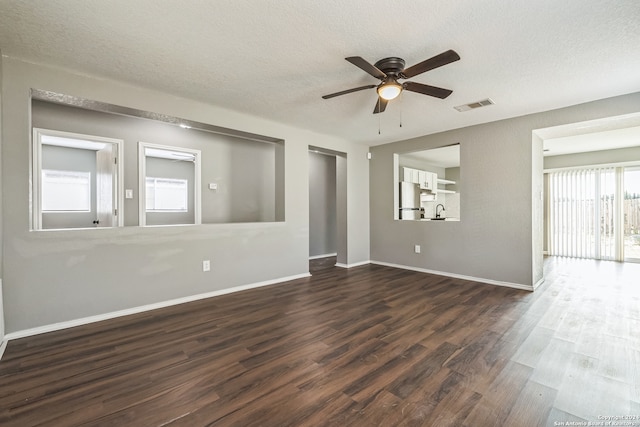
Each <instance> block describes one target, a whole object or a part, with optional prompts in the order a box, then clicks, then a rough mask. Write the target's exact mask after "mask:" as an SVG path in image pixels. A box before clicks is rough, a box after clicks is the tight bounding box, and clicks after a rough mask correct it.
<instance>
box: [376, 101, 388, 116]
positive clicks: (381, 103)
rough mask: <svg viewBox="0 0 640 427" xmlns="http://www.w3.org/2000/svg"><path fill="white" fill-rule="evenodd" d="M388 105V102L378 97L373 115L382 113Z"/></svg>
mask: <svg viewBox="0 0 640 427" xmlns="http://www.w3.org/2000/svg"><path fill="white" fill-rule="evenodd" d="M388 103H389V101H387V100H386V99H384V98H381V97H378V99H377V100H376V107H375V108H374V109H373V114H378V113H382V112H383V111H384V110H385V108H387V104H388Z"/></svg>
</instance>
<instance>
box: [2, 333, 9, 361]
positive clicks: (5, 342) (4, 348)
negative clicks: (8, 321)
mask: <svg viewBox="0 0 640 427" xmlns="http://www.w3.org/2000/svg"><path fill="white" fill-rule="evenodd" d="M8 341H9V339H8V338H7V337H5V338H4V339H3V340H2V342H1V343H0V360H2V355H3V354H4V351H5V350H6V348H7V342H8Z"/></svg>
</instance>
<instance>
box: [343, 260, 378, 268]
mask: <svg viewBox="0 0 640 427" xmlns="http://www.w3.org/2000/svg"><path fill="white" fill-rule="evenodd" d="M367 264H371V261H369V260H366V261H360V262H354V263H353V264H342V263H340V262H336V267H340V268H353V267H360V266H361V265H367Z"/></svg>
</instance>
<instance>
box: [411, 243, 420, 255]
mask: <svg viewBox="0 0 640 427" xmlns="http://www.w3.org/2000/svg"><path fill="white" fill-rule="evenodd" d="M413 250H414V251H415V253H417V254H419V253H420V245H416V246H415V247H414V248H413Z"/></svg>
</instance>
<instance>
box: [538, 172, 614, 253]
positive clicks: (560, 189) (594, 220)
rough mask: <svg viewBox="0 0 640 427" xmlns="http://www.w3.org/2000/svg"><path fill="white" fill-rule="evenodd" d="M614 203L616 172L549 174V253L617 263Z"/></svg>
mask: <svg viewBox="0 0 640 427" xmlns="http://www.w3.org/2000/svg"><path fill="white" fill-rule="evenodd" d="M615 203H616V170H615V168H593V169H575V170H567V171H559V172H552V173H550V174H549V253H550V254H551V255H558V256H568V257H576V258H593V259H615V258H616V250H615V248H616V239H615V227H616V220H615V218H616V207H615Z"/></svg>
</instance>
